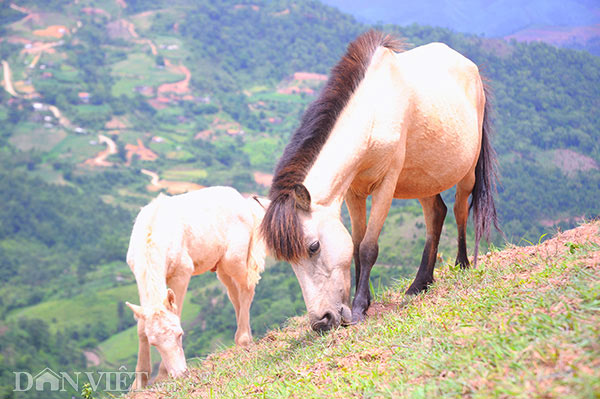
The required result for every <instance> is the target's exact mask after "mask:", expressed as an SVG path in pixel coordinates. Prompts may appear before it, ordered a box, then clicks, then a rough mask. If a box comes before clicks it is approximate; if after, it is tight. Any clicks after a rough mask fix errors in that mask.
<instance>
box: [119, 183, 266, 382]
mask: <svg viewBox="0 0 600 399" xmlns="http://www.w3.org/2000/svg"><path fill="white" fill-rule="evenodd" d="M258 201H259V199H257V198H248V199H244V198H243V197H242V196H241V195H240V193H238V192H237V191H236V190H234V189H233V188H229V187H210V188H205V189H201V190H197V191H192V192H189V193H187V194H181V195H177V196H173V197H167V196H165V195H162V194H161V195H159V196H158V197H157V198H156V199H154V200H153V201H152V202H151V203H150V204H149V205H146V206H145V207H144V208H142V210H141V211H140V213H139V215H138V216H137V219H136V221H135V224H134V226H133V232H132V233H131V240H130V242H129V250H128V252H127V263H128V264H129V266H130V267H131V270H132V271H133V273H134V274H135V279H136V281H137V285H138V291H139V295H140V305H141V306H138V305H132V304H130V303H127V306H129V307H130V308H131V310H133V312H134V315H135V317H136V319H137V320H138V336H139V352H138V362H137V367H136V372H137V374H136V376H137V378H136V380H135V381H134V383H133V385H132V388H133V389H137V388H141V387H143V386H145V385H146V384H147V383H148V377H149V376H150V373H151V360H150V345H154V346H155V347H156V348H157V349H158V352H159V353H160V355H161V358H162V362H161V364H160V368H159V374H158V377H157V379H163V378H165V377H166V376H167V374H168V375H170V376H172V377H178V376H180V375H182V374H183V373H185V371H186V369H187V366H186V362H185V355H184V353H183V346H182V336H183V330H182V328H181V322H180V317H181V308H182V306H183V299H184V297H185V293H186V291H187V287H188V283H189V281H190V278H191V276H192V275H198V274H202V273H205V272H207V271H209V270H211V271H216V272H217V277H218V278H219V280H221V282H222V283H223V284H225V286H226V287H227V294H228V295H229V299H230V300H231V303H232V304H233V307H234V308H235V314H236V318H237V326H238V328H237V331H236V333H235V342H236V344H238V345H241V346H244V345H248V344H249V343H250V342H252V332H251V331H250V313H249V312H250V304H251V303H252V298H253V297H254V287H255V285H256V283H257V282H258V280H259V279H260V273H261V272H262V270H263V269H264V263H265V254H266V249H265V245H264V242H263V240H262V239H261V238H260V234H258V227H259V225H260V222H261V221H262V218H263V216H264V212H265V210H264V207H263V205H262V204H260V203H259V202H258ZM260 201H261V202H262V201H265V204H264V206H267V205H268V200H260ZM167 287H169V288H167Z"/></svg>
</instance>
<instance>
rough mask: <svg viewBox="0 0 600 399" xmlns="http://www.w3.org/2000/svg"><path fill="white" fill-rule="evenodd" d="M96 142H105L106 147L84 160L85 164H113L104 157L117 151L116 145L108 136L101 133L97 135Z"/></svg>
mask: <svg viewBox="0 0 600 399" xmlns="http://www.w3.org/2000/svg"><path fill="white" fill-rule="evenodd" d="M98 142H99V143H105V144H106V149H105V150H102V151H100V152H99V153H98V155H96V156H95V157H94V158H90V159H88V160H87V161H85V164H86V165H91V166H113V165H114V164H113V163H112V162H109V161H107V160H106V158H108V157H109V156H110V155H112V154H116V153H117V145H116V144H115V142H114V141H113V140H111V139H110V137H106V136H104V135H102V134H99V135H98Z"/></svg>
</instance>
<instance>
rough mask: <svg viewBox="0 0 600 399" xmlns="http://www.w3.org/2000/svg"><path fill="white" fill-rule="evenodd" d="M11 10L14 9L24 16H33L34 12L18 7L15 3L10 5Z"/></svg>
mask: <svg viewBox="0 0 600 399" xmlns="http://www.w3.org/2000/svg"><path fill="white" fill-rule="evenodd" d="M10 8H12V9H13V10H15V11H19V12H22V13H23V14H33V11H31V10H30V9H28V8H25V7H21V6H18V5H16V4H15V3H10Z"/></svg>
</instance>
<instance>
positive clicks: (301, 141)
mask: <svg viewBox="0 0 600 399" xmlns="http://www.w3.org/2000/svg"><path fill="white" fill-rule="evenodd" d="M378 47H386V48H388V49H390V50H393V51H396V52H400V51H402V50H403V43H402V41H400V40H398V39H396V38H394V37H392V36H389V35H386V34H384V33H382V32H377V31H373V30H371V31H369V32H366V33H364V34H362V35H361V36H359V37H358V38H357V39H356V40H354V41H353V42H352V43H350V45H349V46H348V49H347V51H346V54H345V55H344V56H343V57H342V59H341V60H340V61H339V62H338V64H337V65H336V66H335V67H334V68H333V69H332V70H331V73H330V77H329V80H328V81H327V83H326V85H325V87H324V88H323V90H322V91H321V94H320V96H319V98H318V99H317V100H315V101H314V102H313V103H312V104H311V105H310V106H309V107H308V109H307V110H306V112H305V113H304V116H303V117H302V121H301V123H300V127H299V128H298V129H297V130H296V132H295V133H294V134H293V136H292V138H291V140H290V142H289V144H288V145H287V146H286V148H285V150H284V152H283V156H282V157H281V159H280V160H279V162H278V164H277V167H276V168H275V175H274V177H273V183H272V185H271V190H270V193H269V198H270V199H271V201H272V203H271V206H270V207H269V209H268V210H267V214H266V215H265V218H264V220H263V223H262V225H261V230H262V233H263V235H264V237H265V240H266V242H267V245H268V246H269V248H270V249H271V250H272V252H273V254H274V255H275V256H276V257H277V258H278V259H285V260H288V261H293V260H297V259H299V258H300V257H302V256H303V255H305V253H306V246H305V243H304V241H303V232H302V228H301V226H300V223H299V220H298V215H297V212H296V208H297V207H299V206H298V204H297V203H296V200H295V195H294V190H295V188H296V186H297V185H300V184H302V182H303V181H304V179H305V177H306V174H307V173H308V171H309V169H310V167H311V166H312V164H313V163H314V161H315V159H316V158H317V156H318V155H319V153H320V151H321V149H322V148H323V146H324V144H325V142H326V141H327V138H328V137H329V134H330V133H331V130H332V129H333V126H334V124H335V122H336V121H337V119H338V117H339V115H340V114H341V112H342V111H343V109H344V108H345V107H346V105H347V103H348V101H349V100H350V98H351V96H352V94H353V93H354V91H355V90H356V89H357V88H358V86H359V84H360V82H361V81H362V80H363V78H364V76H365V72H366V70H367V68H368V67H369V64H370V62H371V58H372V57H373V54H374V53H375V51H376V50H377V48H378Z"/></svg>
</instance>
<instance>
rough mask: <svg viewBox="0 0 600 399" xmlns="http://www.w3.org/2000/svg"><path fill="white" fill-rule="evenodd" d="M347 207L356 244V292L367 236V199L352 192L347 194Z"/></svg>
mask: <svg viewBox="0 0 600 399" xmlns="http://www.w3.org/2000/svg"><path fill="white" fill-rule="evenodd" d="M346 206H347V207H348V213H349V214H350V223H351V225H352V244H354V273H355V278H356V290H358V278H359V276H360V256H359V247H360V242H361V241H362V239H363V238H364V236H365V231H366V229H367V199H366V197H361V196H358V195H357V194H355V193H354V192H353V191H352V190H348V192H347V193H346Z"/></svg>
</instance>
